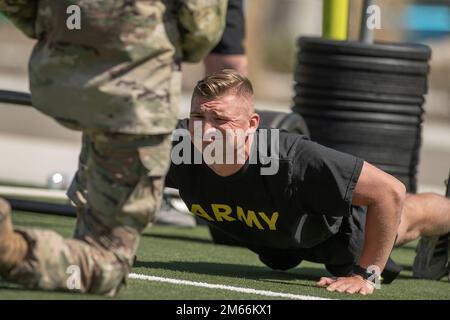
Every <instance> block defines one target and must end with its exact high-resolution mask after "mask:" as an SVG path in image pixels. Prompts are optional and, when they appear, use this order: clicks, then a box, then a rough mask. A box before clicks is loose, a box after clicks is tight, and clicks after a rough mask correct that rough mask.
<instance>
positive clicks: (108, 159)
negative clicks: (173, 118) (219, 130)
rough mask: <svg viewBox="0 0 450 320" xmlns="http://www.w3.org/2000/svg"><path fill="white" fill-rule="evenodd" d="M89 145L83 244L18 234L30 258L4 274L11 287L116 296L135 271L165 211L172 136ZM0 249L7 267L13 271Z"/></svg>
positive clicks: (94, 136) (111, 137) (95, 135)
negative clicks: (143, 241) (145, 237)
mask: <svg viewBox="0 0 450 320" xmlns="http://www.w3.org/2000/svg"><path fill="white" fill-rule="evenodd" d="M85 142H87V143H88V145H87V148H88V149H85V150H89V152H87V165H86V167H85V169H86V170H84V171H83V174H82V176H83V178H86V180H84V181H87V182H86V190H87V192H78V193H76V194H77V199H73V200H74V202H76V203H78V204H79V205H80V204H86V205H83V206H79V207H78V220H77V228H76V232H75V238H76V239H64V238H62V237H61V236H60V235H58V234H57V233H55V232H52V231H44V230H23V231H19V233H13V234H15V235H19V239H25V240H26V242H25V243H26V244H27V247H28V250H27V255H26V257H25V259H22V261H20V262H17V261H14V266H13V267H12V268H11V266H9V267H8V268H6V269H3V272H2V276H3V277H5V278H6V279H9V280H11V281H15V282H19V283H22V284H24V285H26V286H28V287H34V288H42V289H48V290H53V289H60V290H76V291H80V292H93V293H102V294H110V295H112V294H115V293H116V292H117V290H118V289H119V288H120V286H121V284H122V283H123V281H124V279H125V277H126V275H127V273H128V272H129V271H130V269H131V265H132V262H133V258H134V255H135V252H136V250H137V246H138V241H139V234H140V233H141V232H142V230H143V229H144V228H145V226H146V225H147V224H148V222H149V221H150V220H151V219H152V218H153V216H154V213H155V211H156V210H157V208H158V207H159V204H160V196H161V193H162V188H163V178H164V175H165V173H166V171H167V168H168V165H169V152H170V146H171V144H170V135H158V136H132V135H117V134H107V133H100V132H89V133H88V136H87V137H86V139H85ZM82 155H83V152H82ZM79 173H80V172H79ZM78 176H79V175H78V174H77V177H78ZM80 189H81V190H83V188H80ZM84 196H87V199H83V197H84ZM87 203H88V204H89V205H87ZM11 229H12V227H11ZM2 236H3V235H2ZM15 237H17V236H15ZM10 242H11V241H6V242H5V243H7V244H8V243H10ZM22 242H23V241H22ZM11 243H12V242H11ZM13 243H16V242H13ZM3 246H4V245H3ZM1 249H2V248H1V246H0V266H1V265H6V264H5V262H4V259H3V258H5V257H4V256H3V257H2V250H1ZM77 273H78V274H79V281H78V284H79V286H77V281H76V279H74V275H77Z"/></svg>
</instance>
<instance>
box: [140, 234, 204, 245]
mask: <svg viewBox="0 0 450 320" xmlns="http://www.w3.org/2000/svg"><path fill="white" fill-rule="evenodd" d="M142 236H143V237H148V238H156V239H164V240H177V241H178V240H182V241H190V242H196V243H206V244H212V243H213V242H212V240H210V239H203V238H195V237H187V236H174V235H163V234H148V233H144V234H143V235H142Z"/></svg>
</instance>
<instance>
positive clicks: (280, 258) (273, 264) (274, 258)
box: [259, 254, 303, 271]
mask: <svg viewBox="0 0 450 320" xmlns="http://www.w3.org/2000/svg"><path fill="white" fill-rule="evenodd" d="M259 260H261V262H262V263H264V264H265V265H266V266H268V267H269V268H271V269H273V270H282V271H286V270H289V269H292V268H295V267H297V266H298V265H299V264H300V263H301V262H302V260H303V259H302V258H300V257H297V256H295V255H274V254H259Z"/></svg>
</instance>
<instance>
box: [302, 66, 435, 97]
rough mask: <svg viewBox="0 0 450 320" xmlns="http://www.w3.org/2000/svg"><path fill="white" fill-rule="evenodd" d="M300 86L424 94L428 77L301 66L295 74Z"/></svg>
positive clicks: (410, 94) (414, 94) (426, 89)
mask: <svg viewBox="0 0 450 320" xmlns="http://www.w3.org/2000/svg"><path fill="white" fill-rule="evenodd" d="M294 79H295V81H296V82H297V84H299V85H300V86H306V87H315V88H334V89H342V90H354V91H362V92H373V93H384V94H386V93H387V94H400V95H409V96H422V95H423V94H425V93H427V91H428V85H427V80H426V78H425V77H413V76H398V75H395V76H393V75H386V74H380V73H378V74H377V73H372V74H371V73H368V72H358V71H345V72H343V71H341V72H339V71H336V69H333V70H332V69H322V68H320V69H319V68H311V67H305V66H303V65H300V66H298V68H297V71H296V73H295V76H294Z"/></svg>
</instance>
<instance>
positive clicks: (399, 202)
mask: <svg viewBox="0 0 450 320" xmlns="http://www.w3.org/2000/svg"><path fill="white" fill-rule="evenodd" d="M388 194H389V198H390V199H391V200H390V201H391V202H392V204H393V206H395V209H396V210H395V213H396V215H397V218H398V223H400V218H401V213H402V210H403V204H404V203H405V199H406V187H405V185H404V184H403V183H402V182H400V181H399V180H397V179H395V178H393V182H392V184H391V185H390V187H389V192H388Z"/></svg>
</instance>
